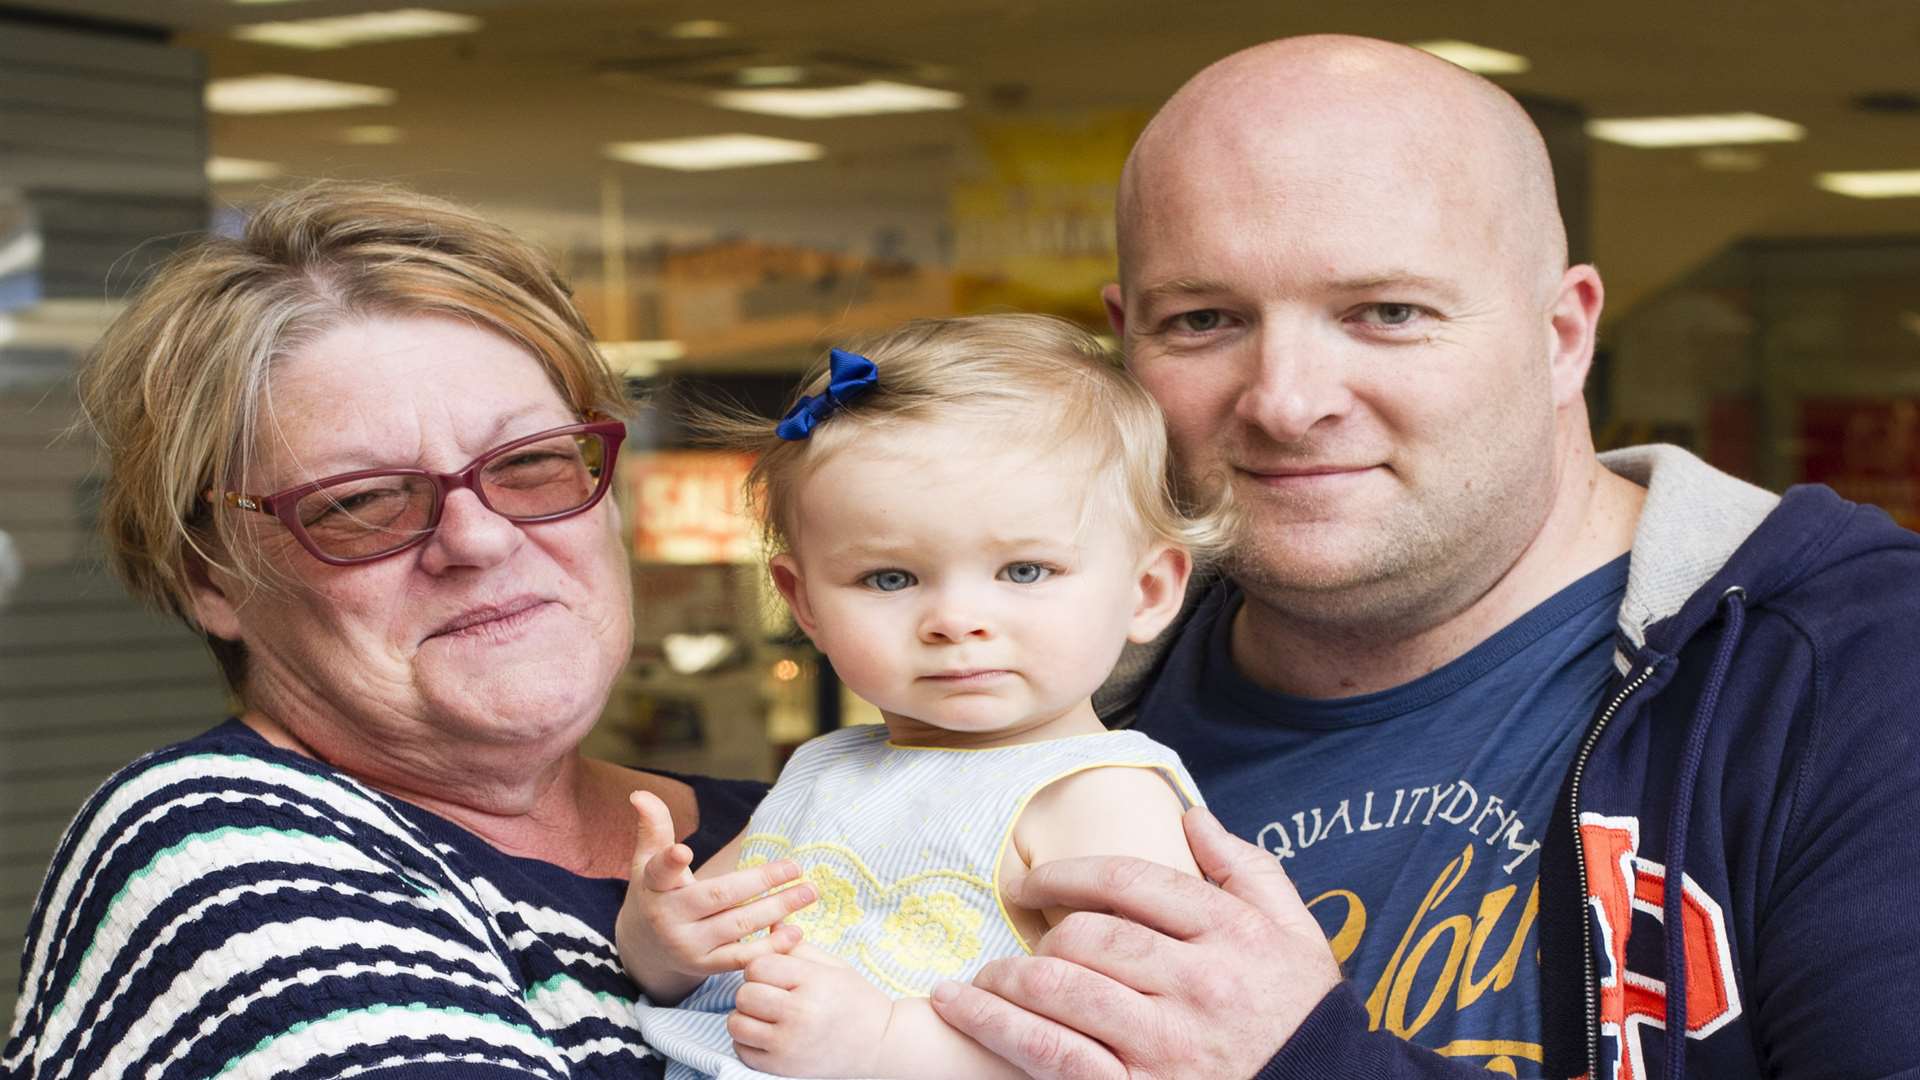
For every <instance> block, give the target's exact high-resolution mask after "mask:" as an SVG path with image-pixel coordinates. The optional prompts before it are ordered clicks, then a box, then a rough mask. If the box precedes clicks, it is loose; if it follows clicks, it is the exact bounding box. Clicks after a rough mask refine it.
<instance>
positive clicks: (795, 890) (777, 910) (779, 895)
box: [700, 881, 817, 951]
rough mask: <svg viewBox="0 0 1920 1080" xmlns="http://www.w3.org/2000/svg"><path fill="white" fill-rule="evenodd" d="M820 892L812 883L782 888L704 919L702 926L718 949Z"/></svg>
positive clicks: (776, 919)
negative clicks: (817, 891) (816, 891)
mask: <svg viewBox="0 0 1920 1080" xmlns="http://www.w3.org/2000/svg"><path fill="white" fill-rule="evenodd" d="M816 896H817V894H816V893H815V892H814V889H813V885H812V884H811V883H810V882H805V881H803V882H801V883H800V884H798V885H795V886H793V887H792V888H790V889H781V890H780V891H779V892H776V893H770V894H768V895H766V896H763V897H761V898H760V899H758V900H755V901H753V902H751V903H747V904H741V905H739V906H738V907H731V908H727V909H725V910H723V911H719V912H716V913H715V914H713V915H710V916H708V917H707V918H705V919H703V920H701V922H700V928H701V930H702V931H703V932H704V933H705V934H706V935H707V936H708V939H709V940H711V941H712V942H713V943H714V946H715V949H716V951H717V950H718V948H719V947H720V946H723V945H725V944H726V943H727V942H730V941H739V940H740V939H741V938H743V937H746V936H747V935H748V934H755V933H759V932H760V931H762V930H766V929H768V928H769V927H772V926H773V925H774V924H775V923H778V922H779V921H780V920H781V919H784V918H786V917H787V916H789V915H791V914H793V913H794V912H796V911H799V910H800V909H801V908H803V907H806V906H807V905H808V904H811V903H813V901H814V899H815V898H816Z"/></svg>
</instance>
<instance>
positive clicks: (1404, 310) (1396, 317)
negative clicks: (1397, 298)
mask: <svg viewBox="0 0 1920 1080" xmlns="http://www.w3.org/2000/svg"><path fill="white" fill-rule="evenodd" d="M1364 315H1365V317H1366V321H1367V322H1370V323H1372V324H1374V325H1375V326H1405V325H1407V324H1408V323H1410V322H1412V321H1413V320H1414V319H1416V318H1418V317H1419V315H1420V309H1419V308H1417V307H1415V306H1413V305H1412V304H1369V305H1367V308H1366V311H1365V312H1364Z"/></svg>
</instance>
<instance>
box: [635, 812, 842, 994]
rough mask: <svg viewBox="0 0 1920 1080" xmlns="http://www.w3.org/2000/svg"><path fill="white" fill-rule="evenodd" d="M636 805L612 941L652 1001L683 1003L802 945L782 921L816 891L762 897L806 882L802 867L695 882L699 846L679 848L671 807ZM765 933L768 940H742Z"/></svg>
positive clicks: (772, 866)
mask: <svg viewBox="0 0 1920 1080" xmlns="http://www.w3.org/2000/svg"><path fill="white" fill-rule="evenodd" d="M630 800H631V801H632V803H633V808H634V810H635V811H636V812H637V813H638V814H639V815H640V833H639V840H638V842H637V843H635V845H634V852H633V872H632V875H631V876H630V877H629V878H628V879H627V899H626V901H625V902H624V903H622V904H621V905H620V917H619V919H618V920H617V921H616V922H615V924H614V935H613V936H614V944H615V945H616V946H617V947H618V948H619V950H620V962H621V963H622V964H624V965H626V969H627V974H629V975H631V976H633V979H634V981H635V982H637V983H639V984H640V988H641V989H643V990H645V991H646V992H647V996H648V997H649V998H651V999H653V1000H654V1001H656V1002H660V1003H662V1004H671V1003H673V1002H677V1001H679V1000H680V999H681V998H683V997H685V996H686V994H687V992H688V991H690V990H692V989H693V988H694V987H696V986H698V985H700V980H702V979H704V978H706V977H707V976H708V975H713V974H717V973H719V972H722V971H734V970H738V969H739V968H741V967H744V966H745V965H746V963H747V961H749V960H752V959H753V958H754V957H756V956H761V955H764V954H767V953H773V952H781V951H785V950H787V949H791V948H793V947H794V945H796V944H798V943H799V941H800V929H799V928H798V927H795V926H786V925H783V924H782V923H781V922H780V920H781V919H784V918H786V917H787V916H789V915H791V914H793V913H794V912H796V911H798V910H800V909H801V908H803V907H806V906H807V905H808V904H811V903H813V901H814V897H815V893H814V888H813V886H812V885H810V884H807V883H806V882H801V883H800V884H798V885H795V886H793V887H792V888H790V889H782V890H781V891H779V892H777V893H772V894H771V895H766V896H762V895H761V894H762V893H768V892H769V891H770V890H772V889H775V888H778V887H779V886H781V885H785V884H786V883H787V882H789V881H792V880H794V879H795V878H797V877H799V876H800V867H799V866H798V865H797V864H795V863H794V862H792V861H791V860H787V859H782V860H780V861H778V862H771V863H767V864H765V865H763V866H756V867H753V868H752V869H750V870H735V871H733V872H732V873H727V874H721V875H719V876H717V877H712V878H708V879H706V880H704V881H696V880H695V879H694V876H693V872H692V871H691V870H690V869H689V867H691V866H692V865H693V849H692V848H689V847H688V846H687V845H685V844H676V843H674V841H673V815H672V814H671V813H670V812H668V810H667V804H666V803H664V802H661V801H660V799H659V797H658V796H655V795H653V794H652V793H650V792H645V791H636V792H634V793H633V794H632V796H630ZM755 897H759V899H757V900H756V899H754V898H755ZM760 930H766V931H768V933H767V935H766V936H765V937H760V938H755V939H753V940H751V941H743V940H741V939H743V938H745V937H747V936H748V935H750V934H753V933H755V932H757V931H760Z"/></svg>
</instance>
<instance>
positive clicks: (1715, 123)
mask: <svg viewBox="0 0 1920 1080" xmlns="http://www.w3.org/2000/svg"><path fill="white" fill-rule="evenodd" d="M1587 134H1588V135H1590V136H1592V137H1593V138H1596V139H1600V140H1602V141H1604V142H1610V143H1619V144H1621V145H1622V146H1637V147H1641V148H1645V149H1658V148H1663V147H1672V146H1738V145H1744V144H1747V143H1776V142H1799V141H1800V140H1801V139H1804V138H1806V136H1807V129H1806V128H1803V127H1801V126H1800V125H1799V124H1796V123H1794V122H1793V121H1791V120H1782V119H1780V118H1779V117H1777V116H1763V115H1761V114H1759V113H1750V112H1745V113H1720V114H1714V115H1705V116H1640V117H1620V118H1616V119H1611V120H1589V121H1587Z"/></svg>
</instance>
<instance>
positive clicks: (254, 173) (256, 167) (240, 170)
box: [207, 157, 280, 184]
mask: <svg viewBox="0 0 1920 1080" xmlns="http://www.w3.org/2000/svg"><path fill="white" fill-rule="evenodd" d="M279 175H280V166H279V165H277V164H275V163H274V162H271V161H254V160H252V159H250V158H229V157H213V158H208V159H207V182H208V183H210V184H257V183H259V182H260V181H262V180H271V179H273V178H274V177H276V176H279Z"/></svg>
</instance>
